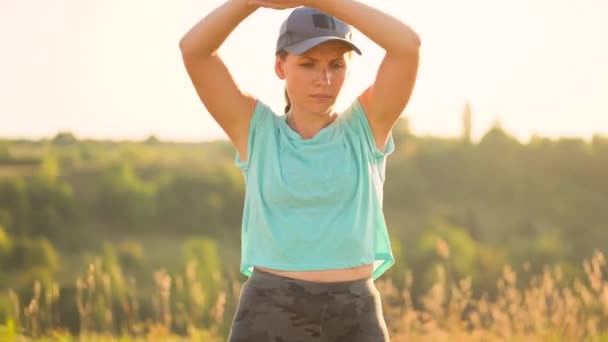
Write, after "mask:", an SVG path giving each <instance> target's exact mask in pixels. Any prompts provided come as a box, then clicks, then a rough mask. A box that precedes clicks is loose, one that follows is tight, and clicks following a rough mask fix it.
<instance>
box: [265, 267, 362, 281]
mask: <svg viewBox="0 0 608 342" xmlns="http://www.w3.org/2000/svg"><path fill="white" fill-rule="evenodd" d="M255 268H257V269H259V270H261V271H264V272H268V273H272V274H276V275H280V276H284V277H289V278H295V279H300V280H307V281H316V282H323V283H329V282H339V281H351V280H360V279H368V278H371V276H372V272H373V270H374V269H373V268H374V265H372V264H369V265H362V266H357V267H352V268H340V269H331V270H315V271H284V270H277V269H272V268H267V267H261V266H255Z"/></svg>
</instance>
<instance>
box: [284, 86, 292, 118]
mask: <svg viewBox="0 0 608 342" xmlns="http://www.w3.org/2000/svg"><path fill="white" fill-rule="evenodd" d="M285 102H287V105H285V114H287V112H289V110H290V109H291V101H289V94H287V89H285Z"/></svg>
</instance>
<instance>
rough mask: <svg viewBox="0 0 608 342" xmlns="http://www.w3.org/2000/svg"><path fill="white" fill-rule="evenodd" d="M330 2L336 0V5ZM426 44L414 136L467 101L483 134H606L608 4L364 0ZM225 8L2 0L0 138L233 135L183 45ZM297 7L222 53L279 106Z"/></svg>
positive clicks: (247, 32)
mask: <svg viewBox="0 0 608 342" xmlns="http://www.w3.org/2000/svg"><path fill="white" fill-rule="evenodd" d="M327 1H330V0H327ZM364 2H366V3H369V4H371V5H372V6H375V7H377V8H379V9H381V10H384V11H387V12H390V13H391V14H392V15H394V16H397V17H398V18H400V19H402V20H403V21H404V22H406V23H408V24H409V25H410V26H412V27H413V28H414V29H415V30H416V31H417V32H418V33H419V34H420V36H421V39H422V51H421V65H420V69H419V77H418V82H417V85H416V88H415V90H414V94H413V96H412V99H411V101H410V103H409V105H408V107H407V108H406V111H405V113H406V115H407V116H408V117H409V118H410V120H411V126H412V129H413V131H414V132H415V133H416V134H433V135H447V136H456V135H459V134H460V131H461V112H462V108H463V106H464V103H465V102H467V101H468V102H470V103H471V106H472V109H473V115H474V117H473V119H474V127H473V133H474V136H475V137H479V135H481V134H483V133H484V132H485V131H487V129H488V128H489V127H490V126H491V125H492V123H493V122H494V121H495V120H496V119H497V118H498V119H499V120H500V122H501V123H502V125H503V127H504V128H505V129H506V130H507V131H509V132H510V133H512V134H514V135H515V136H516V137H518V138H519V139H521V140H522V141H526V140H527V139H528V138H529V137H530V135H531V134H534V133H536V134H539V135H542V136H551V137H558V136H581V137H586V138H588V137H590V136H591V135H592V134H593V133H600V134H608V20H606V17H607V16H608V1H606V0H508V1H507V0H502V1H497V0H459V1H454V0H407V1H406V0H376V1H371V0H364ZM221 3H223V0H180V1H168V0H164V1H160V0H147V1H143V0H139V1H135V0H96V1H94V0H52V1H49V0H0V137H32V138H40V137H52V136H53V135H54V134H56V133H57V132H58V131H60V130H69V131H72V132H73V133H75V134H76V136H78V137H80V138H113V139H143V138H145V137H146V136H148V135H150V134H156V135H157V136H158V137H160V138H161V139H168V140H195V141H200V140H207V139H215V138H225V134H224V133H223V132H222V131H221V129H220V128H219V126H218V125H217V124H216V123H215V122H214V121H213V119H212V118H211V116H210V115H209V114H208V113H207V112H206V111H205V109H204V107H203V105H202V104H201V102H200V100H199V99H198V97H197V96H196V93H195V91H194V89H193V87H192V85H191V83H190V80H189V79H188V76H187V74H186V71H185V69H184V67H183V64H182V60H181V55H180V51H179V47H178V42H179V39H180V38H181V37H182V36H183V35H184V34H185V33H186V32H187V30H188V29H190V27H191V26H192V25H194V24H195V23H196V22H197V21H198V20H200V19H201V18H202V17H203V16H204V15H206V14H207V13H209V12H210V11H211V10H212V9H213V8H215V7H217V6H219V5H220V4H221ZM287 15H288V11H275V10H269V9H261V10H259V11H258V12H257V13H255V14H254V15H252V16H251V17H249V18H248V19H247V20H246V21H245V22H243V23H242V25H241V26H239V27H238V28H237V29H236V31H235V32H234V33H233V35H231V36H230V37H229V39H228V40H227V41H226V43H225V44H224V46H223V47H222V49H221V53H222V56H223V57H224V59H225V61H226V63H227V64H228V67H229V68H230V69H231V71H232V73H233V76H234V77H235V79H236V80H237V82H238V83H239V84H240V85H241V87H242V88H243V89H245V90H246V91H249V92H251V93H252V94H254V95H255V96H257V97H259V98H261V99H262V100H264V101H265V102H266V103H268V104H269V105H271V106H272V107H273V108H274V109H276V110H277V111H280V110H281V109H282V107H283V97H282V96H283V85H282V83H281V81H280V80H279V79H278V78H277V77H276V75H275V74H274V71H273V62H274V55H273V49H274V45H275V40H276V36H277V33H278V27H279V26H280V24H281V22H282V20H283V19H284V18H285V17H286V16H287ZM354 39H355V43H356V44H357V45H359V47H360V48H361V50H362V51H363V56H361V57H357V58H356V59H355V63H354V65H353V69H352V71H351V77H350V79H349V80H348V81H347V84H346V86H345V88H344V90H343V93H342V97H341V99H340V100H339V102H338V107H339V108H338V109H340V108H342V107H343V106H344V105H345V103H346V102H348V101H350V100H352V98H353V97H354V96H356V95H357V94H358V93H359V92H361V91H362V90H363V89H364V88H365V87H366V86H367V85H368V84H369V83H370V82H371V81H372V80H373V77H374V74H375V71H376V69H377V66H378V64H379V63H380V60H381V57H382V50H381V49H380V48H379V47H378V46H376V45H375V44H374V43H373V42H371V41H370V40H368V39H367V38H366V37H364V36H363V35H361V34H359V33H358V32H355V36H354Z"/></svg>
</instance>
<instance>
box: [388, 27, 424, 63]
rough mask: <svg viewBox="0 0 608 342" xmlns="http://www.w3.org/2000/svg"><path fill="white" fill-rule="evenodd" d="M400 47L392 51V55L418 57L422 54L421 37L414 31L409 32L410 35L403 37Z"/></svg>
mask: <svg viewBox="0 0 608 342" xmlns="http://www.w3.org/2000/svg"><path fill="white" fill-rule="evenodd" d="M401 37H404V38H401V39H400V42H399V44H398V46H397V47H396V48H395V49H394V50H393V51H391V52H392V54H394V55H398V56H403V57H411V56H414V55H418V54H419V52H420V45H421V39H420V36H419V35H418V34H417V33H416V32H414V31H408V34H405V35H402V36H401Z"/></svg>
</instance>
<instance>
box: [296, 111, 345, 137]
mask: <svg viewBox="0 0 608 342" xmlns="http://www.w3.org/2000/svg"><path fill="white" fill-rule="evenodd" d="M285 117H286V122H287V125H288V126H289V127H291V129H292V130H294V131H295V132H297V133H298V134H299V135H300V136H301V137H302V138H303V139H312V138H314V137H315V135H317V133H319V131H320V130H322V129H323V128H325V127H327V126H329V125H331V124H332V123H333V122H334V121H335V120H336V119H337V118H338V115H337V114H335V113H334V114H323V115H318V114H305V113H303V112H296V111H294V109H293V108H291V109H290V111H289V112H287V113H286V114H285Z"/></svg>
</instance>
